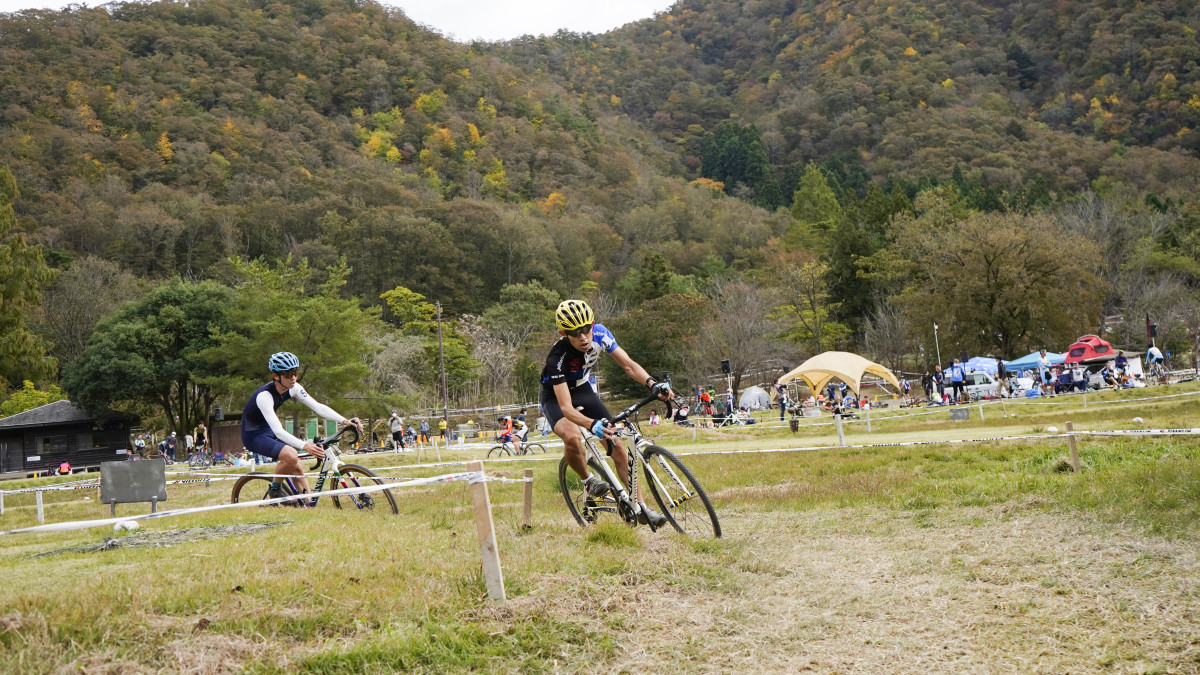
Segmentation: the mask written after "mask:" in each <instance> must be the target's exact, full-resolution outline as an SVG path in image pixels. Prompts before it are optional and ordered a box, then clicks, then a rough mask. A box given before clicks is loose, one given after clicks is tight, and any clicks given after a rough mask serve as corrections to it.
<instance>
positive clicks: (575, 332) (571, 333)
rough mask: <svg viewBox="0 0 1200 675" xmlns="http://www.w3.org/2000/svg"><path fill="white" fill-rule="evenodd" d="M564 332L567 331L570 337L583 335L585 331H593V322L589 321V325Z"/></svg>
mask: <svg viewBox="0 0 1200 675" xmlns="http://www.w3.org/2000/svg"><path fill="white" fill-rule="evenodd" d="M563 332H564V333H566V334H567V335H568V336H570V337H579V336H580V335H583V334H584V333H590V332H592V324H590V323H589V324H588V325H586V326H580V327H579V328H576V329H575V330H564V331H563Z"/></svg>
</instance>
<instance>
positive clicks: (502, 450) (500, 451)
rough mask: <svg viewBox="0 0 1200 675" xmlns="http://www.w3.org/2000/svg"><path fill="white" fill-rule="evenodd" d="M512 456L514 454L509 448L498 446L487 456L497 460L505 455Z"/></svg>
mask: <svg viewBox="0 0 1200 675" xmlns="http://www.w3.org/2000/svg"><path fill="white" fill-rule="evenodd" d="M511 454H512V450H509V449H508V446H505V445H497V446H494V447H493V448H492V449H491V450H488V454H487V456H488V459H496V458H497V457H503V456H505V455H511Z"/></svg>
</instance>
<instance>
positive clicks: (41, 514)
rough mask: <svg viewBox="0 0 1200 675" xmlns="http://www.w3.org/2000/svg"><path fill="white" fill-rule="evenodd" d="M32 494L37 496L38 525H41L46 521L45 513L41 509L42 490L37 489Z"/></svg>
mask: <svg viewBox="0 0 1200 675" xmlns="http://www.w3.org/2000/svg"><path fill="white" fill-rule="evenodd" d="M33 494H34V495H36V496H37V512H38V525H41V524H42V523H44V522H46V514H45V512H43V511H42V491H41V490H38V491H37V492H35V493H33Z"/></svg>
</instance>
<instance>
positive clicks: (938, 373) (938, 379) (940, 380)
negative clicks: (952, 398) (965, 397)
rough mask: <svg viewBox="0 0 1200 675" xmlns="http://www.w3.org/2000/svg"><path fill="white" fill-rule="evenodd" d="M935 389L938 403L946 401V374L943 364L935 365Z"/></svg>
mask: <svg viewBox="0 0 1200 675" xmlns="http://www.w3.org/2000/svg"><path fill="white" fill-rule="evenodd" d="M933 389H934V391H936V392H937V401H938V403H945V402H946V374H945V373H943V372H942V364H940V363H939V364H937V365H935V366H934V367H933Z"/></svg>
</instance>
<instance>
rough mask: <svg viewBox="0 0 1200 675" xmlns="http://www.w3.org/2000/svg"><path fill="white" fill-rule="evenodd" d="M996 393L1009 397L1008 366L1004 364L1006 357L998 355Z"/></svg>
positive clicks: (1002, 396)
mask: <svg viewBox="0 0 1200 675" xmlns="http://www.w3.org/2000/svg"><path fill="white" fill-rule="evenodd" d="M996 395H997V396H999V397H1001V398H1008V395H1009V389H1008V367H1007V366H1005V365H1004V359H1002V358H1000V357H996Z"/></svg>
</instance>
